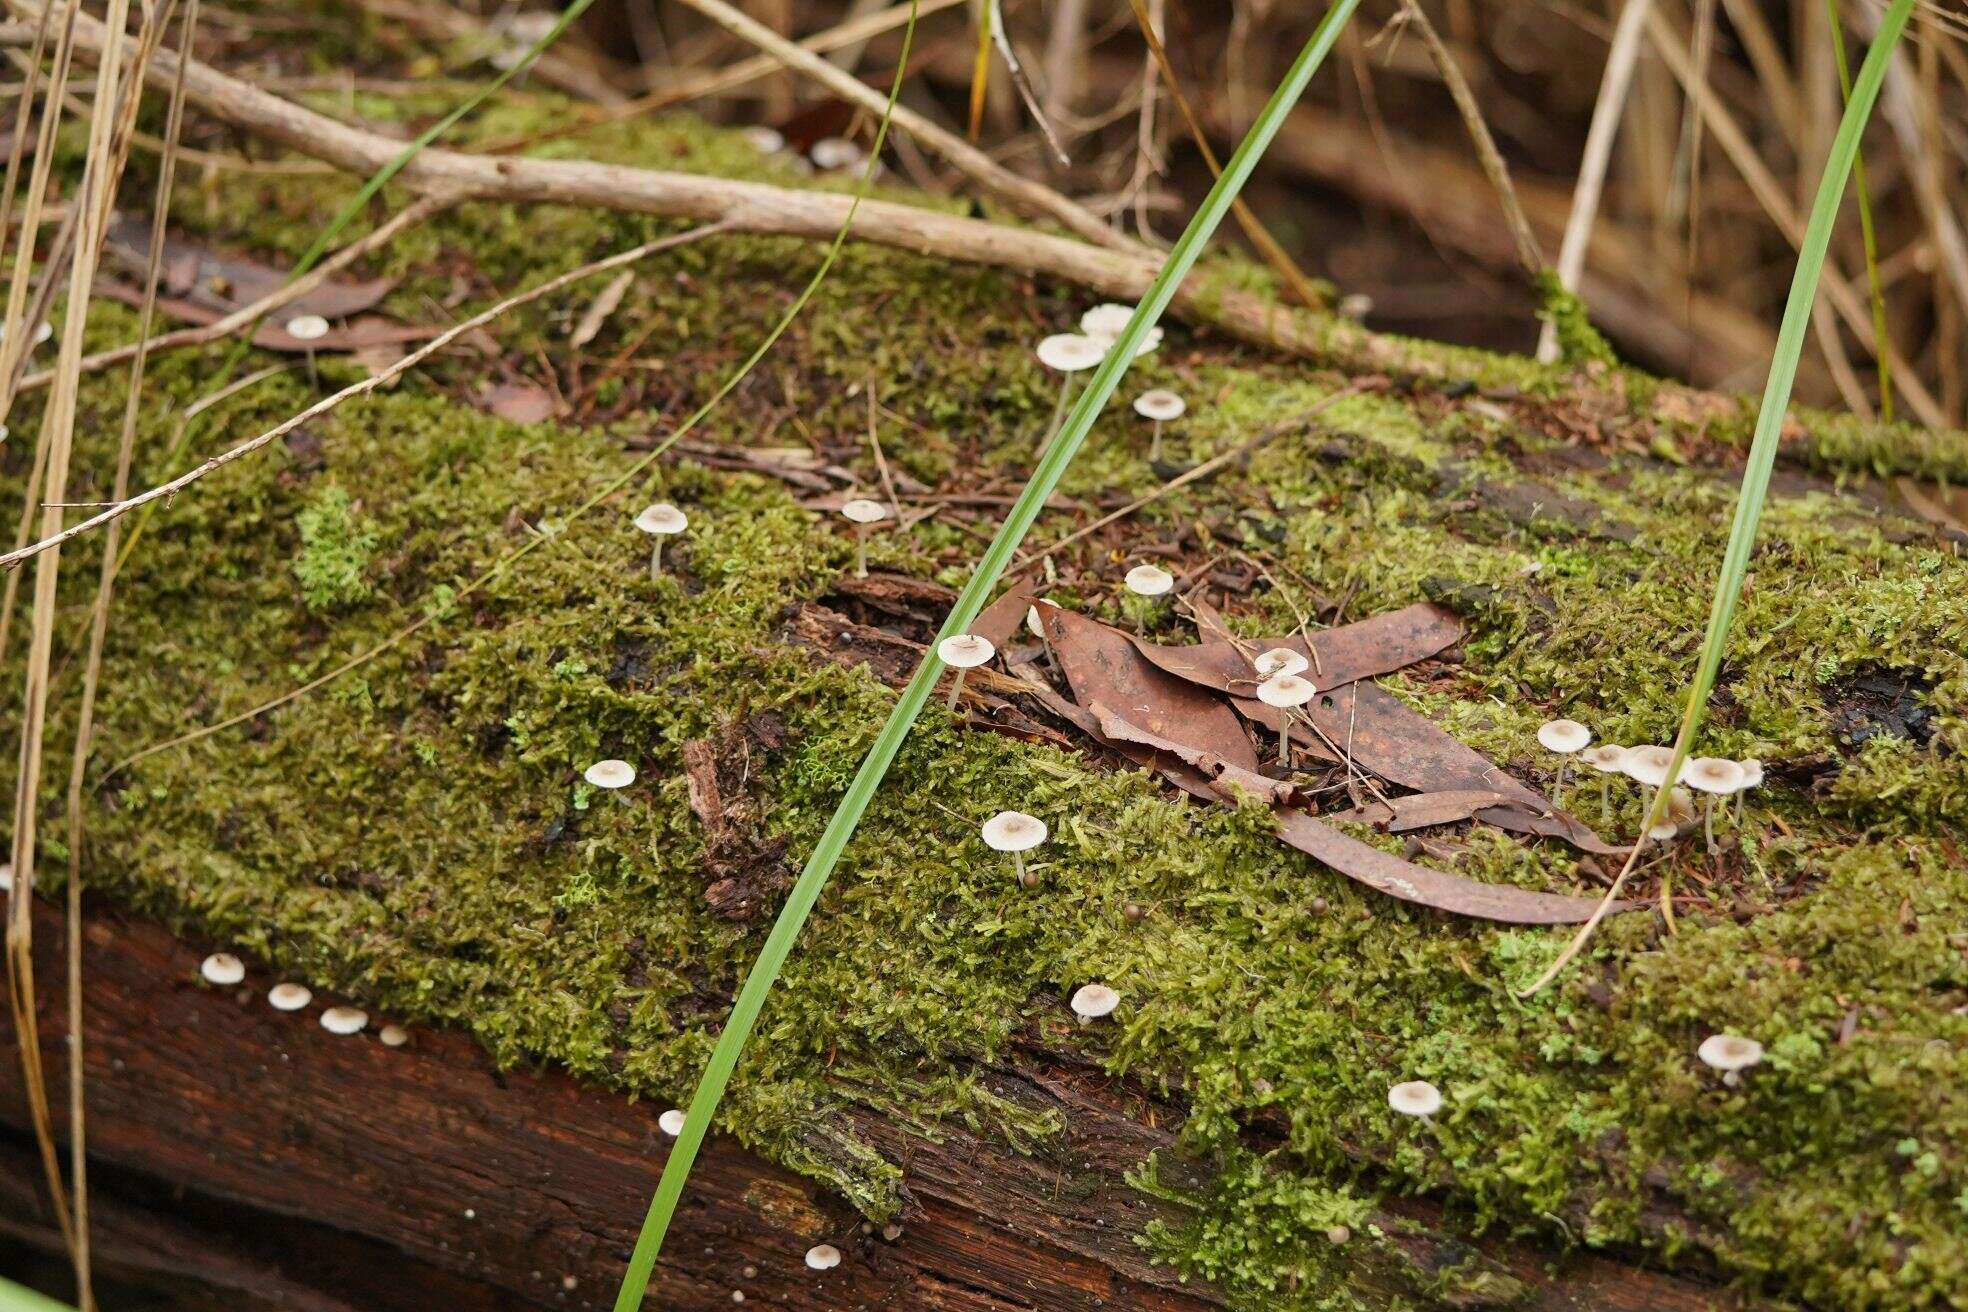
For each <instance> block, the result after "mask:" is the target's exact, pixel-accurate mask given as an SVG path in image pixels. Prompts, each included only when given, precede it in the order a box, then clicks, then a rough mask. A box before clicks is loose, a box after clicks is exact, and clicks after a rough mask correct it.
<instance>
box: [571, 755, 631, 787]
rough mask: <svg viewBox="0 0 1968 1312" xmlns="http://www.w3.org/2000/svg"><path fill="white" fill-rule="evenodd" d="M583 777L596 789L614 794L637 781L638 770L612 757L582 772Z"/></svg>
mask: <svg viewBox="0 0 1968 1312" xmlns="http://www.w3.org/2000/svg"><path fill="white" fill-rule="evenodd" d="M581 777H582V778H583V779H585V780H587V781H588V782H589V783H590V784H592V785H593V786H595V787H596V788H600V789H603V790H605V791H607V792H611V793H612V792H615V791H617V790H618V789H622V788H627V787H628V786H629V785H630V784H632V783H634V782H635V781H636V768H635V767H634V766H633V765H630V764H629V763H628V762H627V761H618V760H616V759H615V758H613V757H610V758H608V759H607V760H605V761H596V762H595V763H594V764H593V765H591V766H589V767H588V768H587V769H585V770H583V771H581Z"/></svg>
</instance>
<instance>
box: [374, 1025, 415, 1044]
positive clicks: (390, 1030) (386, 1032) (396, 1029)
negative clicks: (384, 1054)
mask: <svg viewBox="0 0 1968 1312" xmlns="http://www.w3.org/2000/svg"><path fill="white" fill-rule="evenodd" d="M376 1037H377V1038H378V1039H380V1040H382V1044H383V1046H384V1047H385V1048H401V1047H402V1046H403V1045H404V1044H406V1043H408V1042H410V1031H409V1030H406V1029H404V1028H403V1027H402V1026H401V1025H398V1024H396V1023H394V1022H392V1023H390V1024H388V1025H385V1026H383V1027H382V1028H381V1029H380V1030H377V1031H376Z"/></svg>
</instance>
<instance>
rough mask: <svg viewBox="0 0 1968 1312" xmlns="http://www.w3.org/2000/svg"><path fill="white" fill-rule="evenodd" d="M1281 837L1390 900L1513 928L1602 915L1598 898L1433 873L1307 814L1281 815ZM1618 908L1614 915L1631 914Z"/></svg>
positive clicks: (1621, 904) (1624, 906) (1569, 922)
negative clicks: (1533, 889)
mask: <svg viewBox="0 0 1968 1312" xmlns="http://www.w3.org/2000/svg"><path fill="white" fill-rule="evenodd" d="M1277 814H1278V837H1279V838H1281V839H1283V840H1284V841H1285V842H1286V843H1288V844H1290V845H1291V846H1292V847H1295V848H1297V849H1298V850H1299V851H1301V852H1303V853H1305V854H1306V855H1307V856H1309V857H1311V858H1313V859H1314V860H1315V861H1318V862H1320V863H1321V864H1323V865H1326V866H1330V867H1331V868H1332V869H1334V870H1337V871H1338V872H1339V873H1340V874H1342V875H1345V876H1346V877H1347V878H1348V879H1354V880H1358V881H1359V882H1360V883H1362V884H1365V885H1366V886H1367V887H1369V888H1372V889H1376V890H1378V891H1379V892H1382V893H1385V894H1387V896H1389V897H1395V898H1399V899H1401V901H1403V902H1413V903H1416V904H1417V905H1420V906H1424V907H1434V908H1435V909H1436V910H1438V911H1448V912H1452V913H1454V914H1455V915H1458V916H1474V917H1476V918H1477V919H1479V920H1500V921H1503V922H1504V923H1505V924H1511V925H1576V924H1579V923H1580V922H1582V921H1585V920H1589V919H1590V918H1591V917H1592V913H1593V912H1594V911H1595V910H1597V909H1598V906H1599V899H1598V898H1596V897H1571V896H1568V895H1566V894H1563V893H1537V892H1533V891H1532V890H1530V889H1527V888H1514V887H1512V886H1511V885H1509V884H1484V883H1479V882H1478V881H1476V880H1474V879H1465V878H1463V877H1462V876H1461V875H1452V874H1450V873H1448V872H1447V871H1445V870H1431V869H1429V868H1428V867H1427V866H1418V865H1416V864H1415V863H1414V862H1412V861H1403V860H1402V859H1401V858H1400V857H1398V856H1394V855H1393V854H1391V853H1388V852H1383V851H1381V850H1380V849H1379V848H1377V847H1373V846H1370V845H1369V844H1366V843H1363V842H1361V841H1360V840H1359V839H1357V838H1352V837H1349V836H1348V835H1346V834H1343V833H1341V832H1340V831H1339V830H1337V829H1335V828H1333V827H1332V826H1331V825H1329V824H1326V823H1325V822H1324V821H1322V820H1319V819H1317V818H1315V817H1313V816H1309V815H1306V814H1305V813H1304V812H1303V811H1279V812H1278V813H1277ZM1633 906H1634V904H1633V903H1631V902H1615V903H1614V904H1613V908H1612V909H1613V910H1614V911H1627V910H1631V909H1632V907H1633Z"/></svg>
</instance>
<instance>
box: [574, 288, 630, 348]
mask: <svg viewBox="0 0 1968 1312" xmlns="http://www.w3.org/2000/svg"><path fill="white" fill-rule="evenodd" d="M634 283H635V273H634V272H633V271H632V270H629V269H624V270H622V271H621V272H620V273H618V274H616V275H615V276H614V277H613V278H612V279H610V280H609V283H608V285H607V286H606V287H604V288H602V289H601V294H600V295H598V296H596V297H595V298H594V300H593V301H591V302H589V304H588V308H587V312H586V313H584V314H583V315H582V316H581V322H579V323H577V324H575V325H574V331H573V332H572V333H569V334H568V337H567V344H568V345H569V346H573V347H577V348H578V347H582V346H586V345H587V344H588V343H589V342H592V341H593V340H594V339H595V337H596V335H597V334H599V333H600V332H601V328H602V325H603V324H605V323H607V322H608V316H609V315H611V314H613V313H615V311H616V310H617V309H619V308H621V305H622V297H623V296H624V295H626V294H627V293H628V290H629V288H630V287H631V286H633V285H634Z"/></svg>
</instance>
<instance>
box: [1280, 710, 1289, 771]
mask: <svg viewBox="0 0 1968 1312" xmlns="http://www.w3.org/2000/svg"><path fill="white" fill-rule="evenodd" d="M1278 761H1279V763H1280V764H1282V765H1283V766H1284V767H1285V769H1287V770H1289V769H1291V763H1292V760H1291V712H1290V711H1287V710H1284V709H1282V708H1280V710H1279V711H1278Z"/></svg>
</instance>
